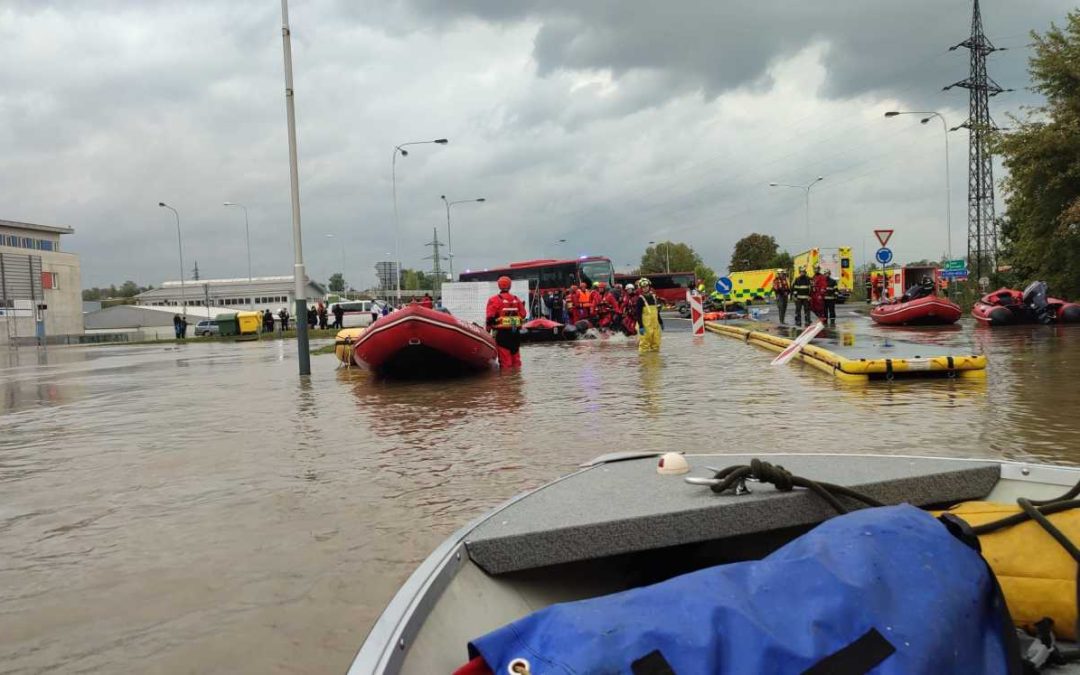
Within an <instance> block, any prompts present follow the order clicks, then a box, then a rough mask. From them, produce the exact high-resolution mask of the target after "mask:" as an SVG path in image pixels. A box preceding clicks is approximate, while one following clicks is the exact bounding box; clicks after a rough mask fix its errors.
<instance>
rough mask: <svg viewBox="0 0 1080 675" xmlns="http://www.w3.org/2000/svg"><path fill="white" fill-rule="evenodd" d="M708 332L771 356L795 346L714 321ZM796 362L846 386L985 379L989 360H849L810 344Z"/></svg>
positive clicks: (707, 325)
mask: <svg viewBox="0 0 1080 675" xmlns="http://www.w3.org/2000/svg"><path fill="white" fill-rule="evenodd" d="M705 329H706V330H708V331H710V332H713V333H716V334H718V335H726V336H727V337H732V338H735V339H738V340H742V341H743V342H745V343H746V344H750V345H754V346H756V347H761V348H763V349H767V350H769V351H772V352H782V351H784V350H785V349H787V347H788V346H789V345H790V344H791V343H792V342H794V340H791V339H788V338H784V337H780V336H779V335H773V334H771V333H765V332H763V331H756V330H750V329H748V328H741V327H739V326H730V325H727V324H721V323H715V322H711V321H706V322H705ZM795 358H797V359H799V360H800V361H802V362H803V363H805V364H807V365H809V366H812V367H814V368H817V369H818V370H820V371H822V372H825V373H829V374H830V375H832V376H833V377H836V378H838V379H841V380H844V381H846V382H866V381H867V380H871V379H875V380H878V379H881V380H892V379H894V378H910V377H960V378H982V377H986V357H985V356H977V355H963V356H932V357H914V358H897V359H893V358H878V359H865V358H859V359H850V358H847V357H844V356H840V355H839V354H836V353H834V352H831V351H829V350H828V349H823V348H822V347H818V346H817V345H812V344H810V345H806V346H805V347H803V348H802V350H801V351H800V352H799V353H798V354H796V355H795Z"/></svg>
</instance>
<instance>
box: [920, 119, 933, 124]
mask: <svg viewBox="0 0 1080 675" xmlns="http://www.w3.org/2000/svg"><path fill="white" fill-rule="evenodd" d="M929 121H930V118H929V117H924V118H922V119H921V120H919V122H920V123H921V124H926V123H927V122H929Z"/></svg>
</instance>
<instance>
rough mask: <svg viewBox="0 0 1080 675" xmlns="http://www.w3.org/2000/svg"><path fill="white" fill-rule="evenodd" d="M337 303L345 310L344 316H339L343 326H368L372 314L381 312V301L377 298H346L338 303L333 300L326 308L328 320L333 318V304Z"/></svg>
mask: <svg viewBox="0 0 1080 675" xmlns="http://www.w3.org/2000/svg"><path fill="white" fill-rule="evenodd" d="M338 304H340V305H341V308H342V309H344V310H345V314H344V316H342V317H341V323H342V327H344V328H357V327H359V326H370V325H371V322H372V317H373V315H374V314H380V313H381V312H382V303H381V302H379V301H378V300H346V301H343V302H340V303H337V302H335V303H334V304H332V305H330V306H329V307H328V308H327V310H328V311H329V313H330V321H333V320H334V306H335V305H338Z"/></svg>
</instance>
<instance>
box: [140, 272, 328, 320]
mask: <svg viewBox="0 0 1080 675" xmlns="http://www.w3.org/2000/svg"><path fill="white" fill-rule="evenodd" d="M305 295H306V296H307V298H308V299H309V300H312V301H314V300H316V299H320V298H324V297H326V288H325V287H323V286H322V285H321V284H318V283H315V282H314V281H311V280H310V279H309V280H308V282H307V289H306V290H305ZM135 302H136V303H137V304H139V305H142V306H147V307H172V308H180V307H183V306H184V305H186V306H188V307H206V306H209V307H211V308H217V309H218V310H219V311H220V310H223V309H224V310H233V311H235V310H247V309H249V310H258V311H261V310H264V309H269V310H270V311H272V312H277V311H278V310H279V309H281V308H282V307H286V308H288V310H289V312H290V313H292V312H293V311H294V306H295V302H296V294H295V293H294V285H293V278H292V277H291V276H287V277H255V278H253V279H251V280H250V281H249V280H247V279H201V280H191V281H187V280H185V281H184V283H183V288H182V289H181V284H180V282H179V281H166V282H165V283H163V284H162V285H161V288H155V289H153V290H149V291H146V292H144V293H140V294H139V295H137V296H135Z"/></svg>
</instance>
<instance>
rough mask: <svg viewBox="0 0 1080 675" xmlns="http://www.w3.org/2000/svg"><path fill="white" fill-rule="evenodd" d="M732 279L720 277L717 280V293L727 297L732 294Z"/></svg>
mask: <svg viewBox="0 0 1080 675" xmlns="http://www.w3.org/2000/svg"><path fill="white" fill-rule="evenodd" d="M732 285H733V284H732V283H731V279H729V278H727V277H720V278H719V279H717V280H716V292H717V293H720V294H722V295H727V294H728V293H730V292H731V287H732Z"/></svg>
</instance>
